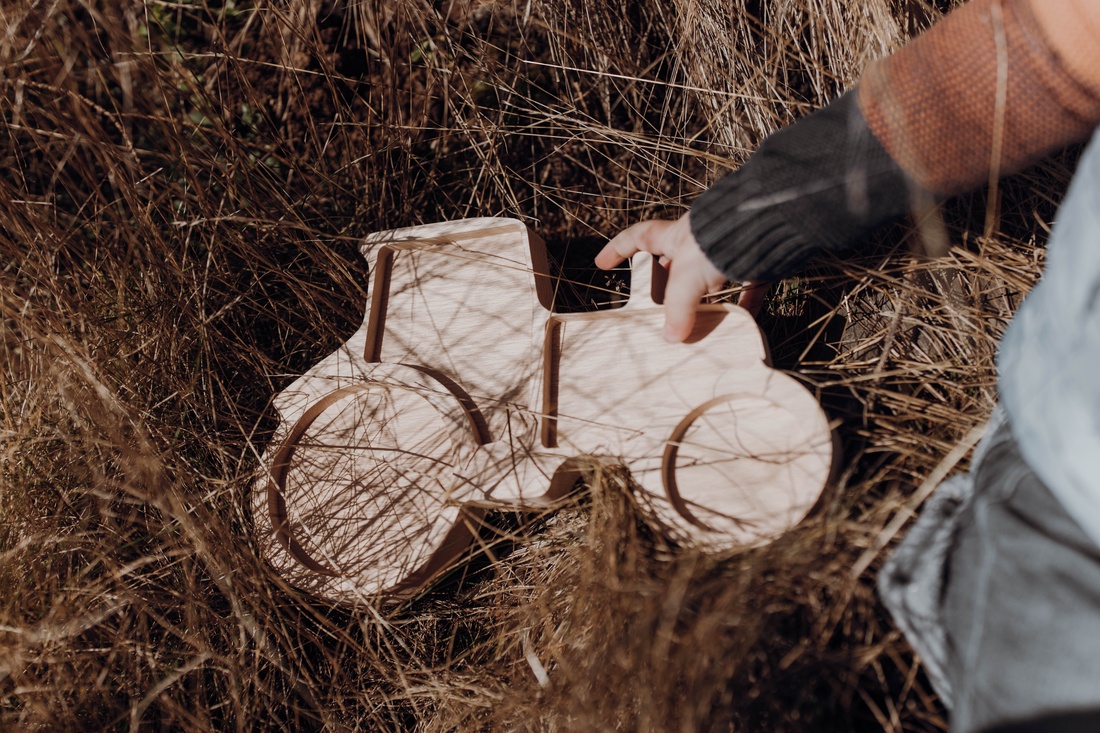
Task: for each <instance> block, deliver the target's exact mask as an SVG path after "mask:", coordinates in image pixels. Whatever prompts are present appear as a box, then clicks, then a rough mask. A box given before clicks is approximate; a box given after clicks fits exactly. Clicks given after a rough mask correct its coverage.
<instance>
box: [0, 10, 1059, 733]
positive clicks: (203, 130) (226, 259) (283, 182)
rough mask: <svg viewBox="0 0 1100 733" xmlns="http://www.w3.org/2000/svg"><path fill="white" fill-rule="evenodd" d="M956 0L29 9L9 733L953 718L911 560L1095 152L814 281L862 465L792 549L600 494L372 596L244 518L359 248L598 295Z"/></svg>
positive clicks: (4, 282)
mask: <svg viewBox="0 0 1100 733" xmlns="http://www.w3.org/2000/svg"><path fill="white" fill-rule="evenodd" d="M950 4H951V3H949V2H939V3H936V4H931V3H930V2H928V0H905V1H902V0H871V1H870V2H863V3H851V4H848V3H842V2H837V0H798V1H797V2H780V1H779V0H732V2H717V1H716V0H702V1H701V2H688V1H687V0H675V1H673V2H661V1H659V0H643V1H642V2H626V1H625V0H606V1H604V2H599V3H586V2H582V1H581V0H562V1H551V0H526V1H525V2H519V3H515V4H508V3H501V4H497V3H493V2H478V1H477V0H464V1H459V0H453V1H451V0H443V1H442V2H435V3H430V2H428V1H427V0H393V1H392V2H384V3H342V2H331V1H330V0H288V1H287V2H269V0H225V2H224V3H223V2H217V1H216V0H210V2H204V1H203V0H181V1H179V2H162V1H160V0H144V1H143V0H117V1H116V2H97V1H96V0H50V1H49V2H45V1H42V2H39V1H37V0H36V1H30V0H25V1H22V2H14V1H12V0H5V1H4V2H2V3H0V31H2V32H0V126H2V129H3V133H2V135H0V168H2V170H3V174H2V175H0V589H2V592H0V728H3V729H5V730H7V729H30V730H35V729H63V730H84V729H89V730H99V729H112V730H113V729H127V728H129V729H142V728H149V729H182V730H193V731H199V730H209V729H219V730H230V729H235V730H247V729H273V730H293V731H298V730H312V729H322V728H324V729H331V730H370V731H376V730H392V731H404V730H417V731H451V730H462V731H466V730H491V731H497V730H501V731H527V730H532V731H534V730H538V731H544V730H545V731H588V730H593V731H595V730H601V731H602V730H622V731H696V730H699V731H704V730H719V731H721V730H739V731H742V730H743V731H787V730H790V731H831V730H841V731H846V730H889V731H900V730H907V731H934V730H942V729H943V727H944V714H943V710H942V708H941V707H940V706H939V704H938V702H937V701H936V699H935V698H934V696H933V694H932V692H931V690H930V688H929V686H928V683H927V681H926V679H925V678H924V677H923V675H922V674H921V672H920V668H919V664H918V663H917V661H915V660H914V657H913V654H912V652H911V650H909V648H908V647H907V646H906V645H905V644H904V642H903V641H902V640H901V639H900V638H899V635H898V632H897V631H896V629H894V627H893V626H892V625H891V624H890V623H889V622H888V620H887V619H886V617H885V615H884V613H883V611H882V609H881V607H880V606H879V605H878V603H877V601H876V598H875V595H874V590H873V584H874V576H875V572H876V570H877V568H878V567H879V566H880V565H881V563H882V560H883V558H884V554H885V553H886V552H887V551H888V548H889V546H890V544H891V543H892V542H893V541H895V540H896V539H897V537H899V536H900V534H901V533H902V532H904V527H905V522H906V521H907V520H908V519H909V518H911V516H912V512H913V510H914V509H915V508H916V507H917V506H918V505H919V503H920V500H921V499H922V498H923V497H924V496H925V495H926V493H927V491H926V490H927V488H928V486H929V483H928V482H927V480H926V479H928V477H929V476H930V475H933V476H934V475H942V473H943V472H945V471H947V470H950V469H952V468H954V467H955V464H956V463H958V464H959V466H963V465H964V464H965V458H964V457H963V455H964V451H960V450H956V448H957V447H958V446H959V445H960V443H962V444H963V445H965V444H966V441H968V440H970V439H972V429H973V428H974V426H976V425H980V424H981V423H982V422H983V420H984V419H985V417H986V415H987V414H988V411H989V410H990V408H991V406H992V401H993V398H994V380H993V367H992V354H993V351H994V348H995V342H996V338H997V336H998V335H999V333H1000V331H1001V330H1002V328H1003V326H1004V324H1005V322H1006V320H1007V318H1008V317H1009V315H1010V314H1011V312H1012V310H1013V308H1014V307H1015V305H1016V304H1017V302H1018V300H1019V297H1020V295H1021V294H1022V293H1023V292H1025V291H1026V290H1027V289H1028V288H1029V287H1030V285H1031V284H1032V283H1033V282H1034V280H1035V278H1036V276H1037V273H1038V270H1039V266H1040V264H1041V260H1042V249H1041V244H1042V243H1043V241H1044V239H1045V235H1046V232H1047V230H1048V224H1049V222H1050V220H1051V217H1052V216H1053V212H1054V209H1055V205H1056V202H1057V201H1058V200H1059V199H1060V197H1061V195H1062V191H1063V190H1064V186H1065V184H1066V182H1067V180H1068V176H1069V172H1070V170H1071V167H1072V155H1071V154H1069V155H1067V156H1065V158H1064V159H1063V160H1058V161H1054V162H1051V163H1047V164H1044V166H1042V167H1041V168H1040V169H1036V170H1033V171H1030V172H1029V173H1027V174H1025V175H1023V176H1019V177H1017V178H1015V179H1012V180H1010V181H1007V182H1005V184H1004V185H1003V186H1002V187H1001V189H1000V190H999V191H998V192H997V194H996V195H995V196H994V195H990V194H989V192H982V193H980V194H977V195H975V196H973V197H971V198H968V199H964V200H961V201H955V202H951V203H949V204H948V205H947V206H946V208H945V211H944V212H943V213H944V216H943V221H942V222H940V221H929V222H924V223H922V224H921V225H920V226H919V227H915V228H910V227H905V226H899V227H897V228H894V229H891V230H889V231H886V232H882V233H880V235H879V236H878V237H877V240H876V242H875V243H874V246H872V247H870V248H869V249H868V250H867V251H866V252H865V253H864V254H863V255H862V256H861V257H859V258H856V259H852V260H849V261H846V262H843V263H841V262H828V263H820V264H819V265H818V266H816V267H815V269H814V270H813V271H811V272H810V273H808V274H807V275H806V276H805V277H802V278H799V279H797V280H795V281H791V282H788V283H785V284H783V285H781V286H778V287H777V289H776V292H775V294H774V295H773V298H772V300H771V304H770V306H769V310H768V313H766V314H765V315H764V316H763V317H762V325H763V327H764V329H765V331H766V332H767V333H768V335H769V337H770V340H771V343H772V350H773V355H774V358H775V361H776V363H777V366H780V367H782V368H786V369H791V370H794V371H795V372H796V373H797V374H799V375H801V378H802V379H804V380H805V381H806V383H807V384H808V386H809V387H810V388H811V389H813V390H814V391H815V392H816V393H817V394H818V395H819V396H820V397H821V399H822V401H823V403H824V405H825V406H826V409H827V410H828V412H829V414H830V416H831V417H833V418H834V419H835V421H836V423H837V426H838V431H839V435H840V436H841V440H842V444H843V455H842V457H841V465H840V471H839V474H838V477H837V480H836V481H835V483H834V484H833V485H832V486H830V487H829V489H828V490H827V493H826V496H825V499H824V501H823V502H822V504H821V506H819V507H818V509H817V510H816V511H815V512H814V513H813V514H812V515H811V517H810V518H809V519H808V520H807V521H806V522H804V523H803V524H802V525H801V526H800V527H798V528H797V529H796V530H795V531H793V532H791V533H790V534H789V535H788V536H786V537H784V538H782V539H781V540H779V541H777V542H776V543H774V544H773V545H771V546H768V547H765V548H759V549H754V550H747V551H739V552H733V553H730V554H728V555H727V556H723V557H704V556H698V555H695V554H692V553H690V552H687V551H684V550H682V549H679V548H676V547H671V546H668V545H667V544H665V543H663V541H662V540H661V539H660V537H659V535H657V534H655V533H654V532H652V531H651V529H650V528H649V527H647V526H646V525H645V523H644V522H643V521H642V520H641V519H640V515H639V514H638V513H637V512H636V511H635V508H634V506H633V505H632V503H631V500H630V495H629V492H624V491H623V490H622V488H623V486H624V485H625V484H624V478H623V477H622V476H602V477H595V478H594V480H593V481H592V485H591V487H590V489H589V490H588V491H587V492H585V493H583V494H582V495H581V496H579V497H578V499H577V501H576V502H575V504H573V505H571V506H570V507H568V508H566V509H565V510H563V511H561V512H559V513H558V514H556V515H554V516H552V517H547V518H544V519H542V520H540V521H538V522H537V523H536V524H535V525H534V526H533V527H531V528H530V529H528V530H527V531H525V532H523V533H521V534H516V535H515V536H514V537H510V538H509V540H508V541H506V542H502V543H498V544H496V545H495V546H494V547H492V548H491V552H490V553H488V554H487V555H485V556H484V557H482V558H481V559H479V560H476V561H475V562H473V563H471V564H470V565H468V566H466V567H464V568H462V569H461V570H460V571H459V572H457V573H455V574H453V575H452V576H450V577H448V578H446V579H445V580H444V581H443V582H441V583H440V584H439V585H438V586H437V587H435V588H433V589H432V590H431V591H429V592H428V593H426V594H425V595H423V596H422V597H420V598H417V599H414V600H413V601H411V602H409V603H407V604H405V605H404V606H402V607H400V608H397V609H370V608H361V609H357V610H345V609H333V608H330V607H328V606H326V605H324V604H322V603H319V602H317V601H316V600H314V599H311V598H309V597H308V596H305V595H303V594H302V593H300V592H298V591H296V590H294V589H293V588H291V587H288V586H287V585H286V584H285V583H283V582H282V581H281V580H280V579H279V578H278V577H277V576H275V575H274V574H273V573H272V572H271V571H270V570H269V569H267V568H266V566H265V565H264V564H263V563H262V562H261V561H260V560H259V559H258V557H257V554H256V551H255V545H254V542H253V540H252V539H251V537H250V533H249V527H250V519H249V516H248V515H247V512H246V509H245V507H246V505H247V501H246V497H247V493H248V491H249V486H250V482H251V480H252V477H253V475H254V472H255V471H256V468H257V461H258V456H259V453H260V452H261V451H262V449H263V447H264V445H265V444H266V441H267V439H268V437H269V436H270V435H271V431H272V430H273V428H274V422H273V420H274V415H273V411H272V410H271V409H270V404H269V402H270V399H271V397H272V395H274V394H275V393H276V392H278V391H279V390H280V389H282V388H283V387H284V386H286V385H287V384H288V383H289V381H291V380H292V379H293V378H294V376H295V375H296V374H299V373H300V372H301V371H303V370H304V369H305V368H307V367H309V366H310V365H312V364H313V363H315V362H316V361H317V360H319V359H320V358H321V357H322V356H323V355H325V354H327V353H328V352H329V351H330V350H331V349H332V348H333V347H334V346H335V345H336V344H339V343H341V342H342V341H343V340H344V339H345V338H346V337H347V336H348V335H349V334H350V333H351V332H352V331H353V330H354V329H355V327H356V325H357V324H358V321H359V319H360V318H361V317H362V313H363V309H364V307H365V304H366V290H365V287H366V286H365V282H366V280H365V271H364V265H363V263H362V262H361V261H360V260H359V257H358V255H357V253H356V250H355V243H356V241H357V240H358V238H359V237H361V236H362V235H364V234H366V233H367V232H371V231H376V230H380V229H387V228H392V227H397V226H404V225H409V224H415V223H423V222H430V221H436V220H442V219H453V218H460V217H465V216H475V215H478V216H482V215H508V216H515V217H519V218H522V219H524V220H525V221H527V222H528V223H529V224H530V225H531V226H532V227H534V228H536V229H537V230H538V231H540V232H541V233H542V234H543V236H544V237H545V238H546V239H547V240H548V242H549V244H550V247H551V248H552V253H553V255H554V256H555V257H556V258H557V260H558V261H559V263H562V265H563V267H564V269H563V272H565V273H566V276H567V278H569V279H577V280H581V281H584V280H586V279H589V280H590V279H591V278H590V277H589V273H587V272H586V269H585V268H586V267H587V258H588V256H589V255H590V254H591V252H592V248H593V246H594V245H595V244H597V243H598V242H599V241H601V239H602V238H606V237H607V236H609V235H610V234H613V233H614V232H616V231H618V230H619V229H620V228H622V227H623V226H626V225H627V224H629V223H631V222H632V221H635V220H637V219H638V218H641V217H645V216H653V215H667V214H673V213H676V212H678V211H680V210H681V207H682V206H683V205H685V204H686V202H688V201H690V199H691V198H692V196H693V195H695V194H696V193H698V191H700V190H701V188H702V187H704V186H705V185H706V184H707V183H709V182H711V181H712V180H714V179H715V178H716V177H717V176H718V175H720V173H721V171H722V170H724V169H725V168H727V167H729V166H731V165H736V164H737V163H739V162H740V161H741V160H743V159H744V158H745V156H746V155H747V154H748V153H749V152H750V151H751V150H752V149H753V147H754V146H755V145H756V144H757V143H758V142H759V141H760V140H761V139H762V137H763V136H764V135H766V134H767V133H768V132H769V131H771V130H774V129H775V128H776V127H778V126H780V125H782V124H785V123H787V122H789V121H791V120H794V119H796V118H798V117H799V116H801V115H803V114H805V113H806V112H807V111H809V110H811V109H813V108H815V107H816V106H818V105H820V104H822V103H823V102H824V101H826V100H827V99H829V98H831V97H833V96H835V95H836V94H837V93H838V91H839V90H841V89H843V88H844V87H845V86H846V85H848V84H850V83H852V82H853V81H854V80H855V79H856V78H857V77H858V74H859V70H860V69H861V68H862V66H863V65H864V64H865V63H866V62H867V61H868V60H869V59H870V58H873V57H874V56H876V55H880V54H882V53H885V52H887V51H888V50H889V49H891V48H893V47H896V45H897V44H899V43H901V42H902V41H903V40H904V38H906V37H907V36H908V35H909V34H911V33H913V32H916V31H919V30H920V29H921V28H923V27H925V26H926V25H927V24H929V23H930V22H933V21H934V19H935V18H936V17H937V16H938V14H939V13H940V12H942V11H944V10H946V9H947V8H948V7H949V6H950ZM929 241H932V242H937V243H940V244H942V243H944V242H947V243H949V244H951V245H953V248H952V249H951V250H950V253H949V254H947V256H945V257H942V258H940V259H937V260H928V259H926V258H922V257H918V256H915V255H913V254H912V253H914V252H919V251H920V250H921V249H922V243H925V242H929ZM576 292H577V293H580V295H577V296H575V297H574V302H573V305H574V306H575V305H577V303H578V302H579V303H580V304H581V305H584V302H583V301H584V297H585V296H584V295H583V293H584V292H585V291H584V290H583V289H582V288H578V289H577V291H576ZM960 458H962V460H961V461H960ZM497 519H498V522H499V524H500V526H501V527H502V528H508V527H512V526H516V524H517V522H518V520H517V518H515V517H507V516H502V517H498V518H497Z"/></svg>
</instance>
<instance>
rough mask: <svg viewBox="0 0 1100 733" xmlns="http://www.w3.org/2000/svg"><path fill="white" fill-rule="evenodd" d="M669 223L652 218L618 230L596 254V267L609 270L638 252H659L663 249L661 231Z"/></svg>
mask: <svg viewBox="0 0 1100 733" xmlns="http://www.w3.org/2000/svg"><path fill="white" fill-rule="evenodd" d="M671 224H672V222H668V221H658V220H654V221H643V222H639V223H637V224H635V225H634V226H631V227H627V228H626V229H624V230H622V231H621V232H619V234H618V236H616V237H614V238H613V239H612V240H611V241H610V242H608V243H607V244H605V245H604V248H603V249H602V250H600V253H599V254H598V255H596V267H599V268H600V269H601V270H610V269H611V268H612V267H616V266H618V265H620V264H621V263H622V262H623V261H624V260H626V259H628V258H630V257H633V256H634V255H635V254H637V253H638V252H652V253H653V254H657V255H659V254H661V252H662V249H663V247H662V246H661V232H662V231H664V229H666V228H667V227H668V226H670V225H671Z"/></svg>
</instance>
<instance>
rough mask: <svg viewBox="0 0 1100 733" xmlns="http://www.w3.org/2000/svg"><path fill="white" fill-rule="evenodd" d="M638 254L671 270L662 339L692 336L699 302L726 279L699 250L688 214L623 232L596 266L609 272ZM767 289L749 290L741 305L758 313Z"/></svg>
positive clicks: (723, 283)
mask: <svg viewBox="0 0 1100 733" xmlns="http://www.w3.org/2000/svg"><path fill="white" fill-rule="evenodd" d="M636 252H649V253H650V254H652V255H653V256H654V257H657V258H659V259H658V261H659V262H660V263H661V264H662V265H664V266H665V267H667V268H668V285H667V286H666V287H665V328H664V331H663V335H664V337H665V340H666V341H671V342H677V341H683V340H684V339H686V338H687V337H688V335H689V334H691V327H692V325H694V323H695V309H696V308H697V307H698V306H699V300H700V299H701V298H702V297H703V296H704V295H706V294H707V293H713V292H714V291H716V290H720V289H721V288H722V286H724V285H725V284H726V276H725V275H723V274H722V272H721V271H720V270H718V268H716V267H715V266H714V265H712V264H711V262H710V260H708V259H707V256H706V255H705V254H703V250H701V249H699V244H698V242H696V241H695V236H694V235H693V234H692V233H691V224H690V222H689V221H688V215H687V214H684V215H683V216H681V217H680V218H679V219H677V220H676V221H661V220H652V221H643V222H640V223H638V224H635V225H634V226H632V227H628V228H627V229H624V230H623V231H622V232H620V233H619V234H618V236H616V237H615V238H614V239H612V240H611V241H610V242H608V243H607V245H606V246H604V248H603V249H602V250H601V251H600V253H599V254H598V255H596V266H597V267H600V268H602V269H604V270H609V269H611V268H612V267H615V266H616V265H618V264H619V263H620V262H622V261H623V260H625V259H627V258H629V257H632V256H634V254H635V253H636ZM765 289H766V288H764V287H758V288H755V289H750V290H747V291H746V292H745V294H744V295H743V296H742V305H744V306H745V307H747V308H749V310H750V311H752V312H754V313H755V310H754V309H753V307H752V306H754V305H755V307H756V308H755V309H756V310H759V304H760V302H761V301H762V300H763V296H764V291H765ZM746 300H748V301H749V302H745V301H746Z"/></svg>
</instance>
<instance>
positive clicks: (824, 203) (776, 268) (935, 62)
mask: <svg viewBox="0 0 1100 733" xmlns="http://www.w3.org/2000/svg"><path fill="white" fill-rule="evenodd" d="M1097 124H1100V3H1097V2H1095V1H1090V0H973V1H972V2H970V3H969V4H967V5H966V6H963V7H962V8H960V9H958V10H956V11H955V12H953V13H952V14H951V15H950V16H948V17H947V18H945V19H944V20H943V21H941V22H940V23H938V24H937V25H936V26H935V27H934V28H932V29H931V30H930V31H929V32H928V33H926V34H924V35H923V36H921V37H920V38H918V39H916V40H915V41H913V42H912V43H910V44H908V45H907V46H905V47H904V48H902V49H901V50H900V51H898V52H897V53H895V54H894V55H892V56H890V57H888V58H885V59H881V60H879V61H876V62H874V63H873V64H872V65H871V66H870V67H869V68H868V69H867V71H866V72H865V74H864V76H863V79H862V80H861V82H860V84H859V86H858V87H857V88H856V89H854V90H852V91H851V92H849V93H848V94H845V95H843V96H842V97H840V98H838V99H837V100H835V101H834V102H833V103H831V104H830V105H828V106H827V107H825V108H824V109H822V110H819V111H818V112H815V113H814V114H812V115H810V116H808V117H806V118H804V119H803V120H800V121H799V122H797V123H795V124H794V125H792V126H790V127H788V128H786V129H784V130H780V131H779V132H777V133H775V134H774V135H772V136H771V137H769V138H768V139H767V140H765V142H764V143H763V144H762V145H761V146H760V148H759V149H758V150H757V152H756V153H755V154H754V155H753V156H752V157H751V158H750V159H749V160H748V161H747V162H746V163H745V165H744V166H742V167H741V168H740V169H739V170H737V171H735V172H733V173H732V174H730V175H729V176H727V177H726V178H724V179H722V180H721V181H719V182H718V183H717V184H716V185H715V186H713V187H712V188H711V189H710V190H708V191H706V192H705V193H704V194H703V195H702V196H700V197H699V199H697V200H696V201H695V203H694V204H693V206H692V210H691V212H690V214H689V218H688V220H687V221H688V222H689V223H690V228H691V230H692V235H693V240H694V244H695V248H697V249H699V251H701V252H702V253H703V254H704V255H705V256H706V259H707V261H708V262H709V263H710V265H711V266H712V267H713V268H715V269H717V270H719V271H721V272H722V274H724V275H725V276H726V277H727V278H729V279H731V280H770V279H778V278H782V277H785V276H788V275H790V274H793V273H794V272H796V271H797V269H798V268H799V267H801V266H802V265H803V264H804V263H805V262H806V261H807V260H808V259H810V258H812V257H813V256H815V255H817V254H819V253H821V252H824V251H828V252H833V253H836V254H841V253H844V252H846V251H848V250H850V249H851V248H852V247H853V246H854V245H856V244H857V243H858V242H860V241H861V239H862V238H863V237H865V235H866V234H867V233H868V232H869V231H870V230H871V229H873V228H875V227H876V226H878V225H879V224H881V223H883V222H885V221H888V220H890V219H893V218H895V217H897V216H899V215H901V214H903V213H906V212H907V211H910V210H912V209H913V208H914V207H915V206H919V205H920V202H922V201H925V202H927V201H930V200H931V199H933V198H937V197H945V196H949V195H952V194H956V193H960V192H963V191H966V190H970V189H973V188H975V187H977V186H979V185H981V184H983V183H986V182H988V181H990V180H991V179H995V178H996V177H997V176H999V175H1002V174H1005V173H1010V172H1013V171H1016V170H1019V169H1021V168H1023V167H1026V166H1027V165H1028V164H1030V163H1032V162H1034V161H1035V160H1037V159H1039V158H1041V157H1042V156H1044V155H1046V154H1048V153H1049V152H1050V151H1052V150H1055V149H1057V148H1060V147H1062V146H1064V145H1066V144H1068V143H1072V142H1075V141H1079V140H1083V139H1084V138H1085V137H1086V136H1087V135H1088V134H1089V132H1090V131H1091V130H1092V129H1093V128H1095V127H1096V125H1097ZM633 229H634V228H633V227H631V228H630V229H627V230H625V231H624V232H623V233H622V234H621V235H620V237H623V236H627V238H628V242H626V243H624V242H622V241H616V240H619V239H620V237H616V239H615V240H612V242H611V243H609V245H608V248H607V249H605V253H607V252H608V250H614V251H615V252H618V253H621V254H629V252H628V251H627V250H628V249H629V247H627V246H625V245H626V244H629V243H630V242H629V240H630V237H629V234H628V233H630V232H631V231H632V230H633ZM676 231H678V230H676ZM681 238H682V237H681ZM612 245H614V246H612ZM652 246H656V247H661V246H662V245H661V244H660V243H659V242H657V243H653V245H652ZM675 249H676V250H677V251H684V252H693V249H692V248H691V247H687V246H685V245H684V244H683V243H682V242H681V243H680V244H679V245H678V246H677V247H676V248H675ZM605 253H601V260H600V263H601V264H603V265H607V264H608V263H609V262H610V261H611V256H610V255H609V254H605ZM668 260H669V262H668V264H669V266H670V285H671V281H672V280H676V281H677V282H685V283H688V282H690V283H695V282H698V280H699V276H700V273H699V272H690V273H686V274H685V275H683V276H680V277H676V276H675V272H676V269H677V268H678V267H679V266H680V263H678V262H677V261H676V259H675V258H674V257H669V258H668ZM684 265H685V267H690V268H691V269H692V270H696V269H705V268H701V266H700V265H699V261H698V258H695V257H692V258H690V259H689V260H688V261H686V262H685V263H684ZM718 287H720V285H719V286H718ZM691 295H694V293H690V294H684V295H683V296H679V295H678V296H675V297H674V298H673V302H674V303H683V302H687V301H690V297H689V296H691ZM697 301H698V297H697V296H696V298H695V301H694V302H697ZM693 307H694V304H693V303H692V305H691V306H690V308H693ZM669 315H670V316H672V315H673V314H672V312H671V311H670V313H669ZM690 317H691V316H690V313H688V315H687V316H686V318H690ZM684 318H685V317H684V316H682V315H680V316H677V319H678V320H677V322H678V323H680V322H682V321H683V320H684ZM688 330H690V329H688ZM678 333H686V331H684V330H683V329H682V328H680V329H679V331H678Z"/></svg>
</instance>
